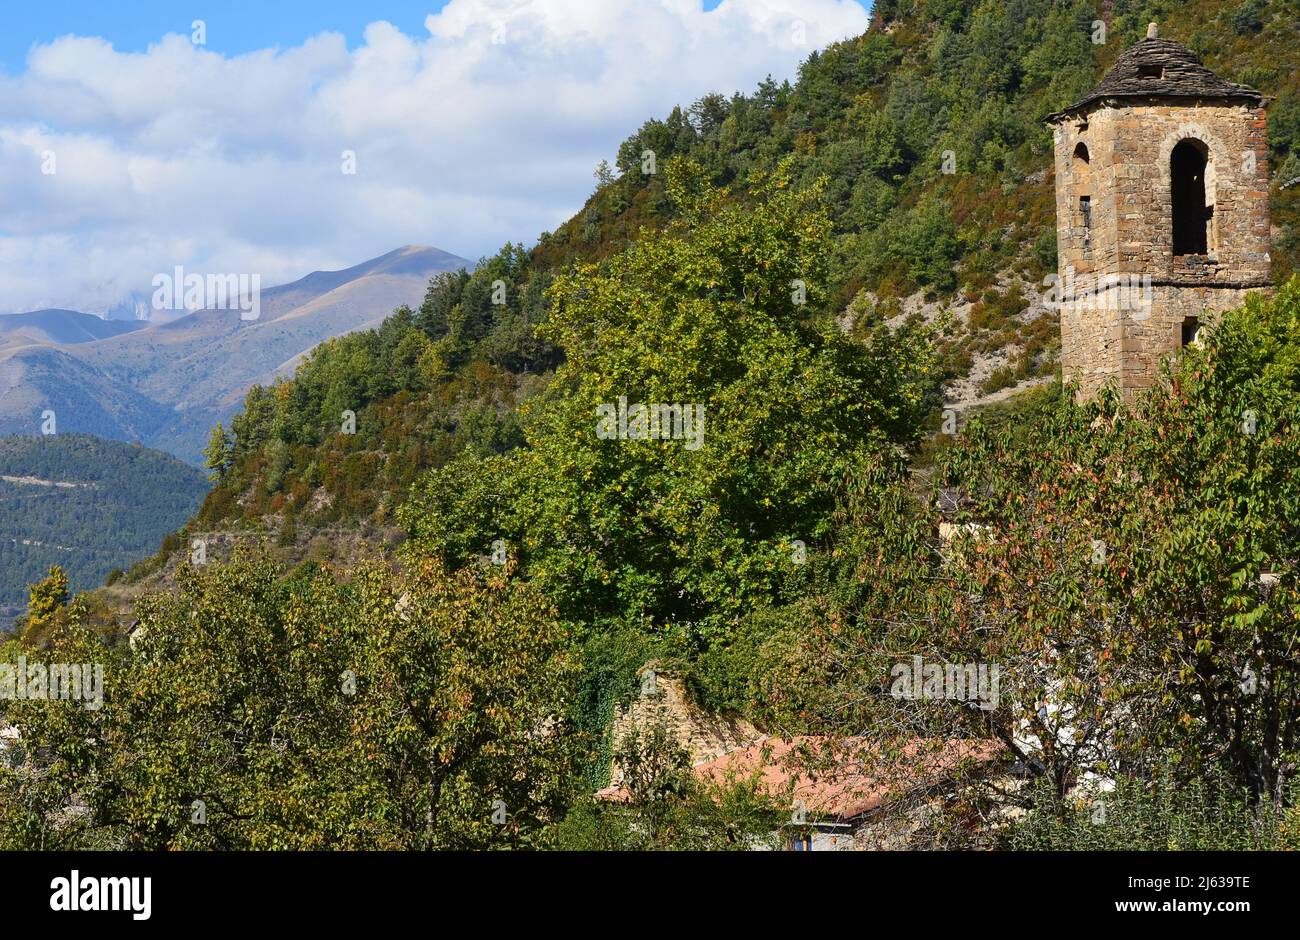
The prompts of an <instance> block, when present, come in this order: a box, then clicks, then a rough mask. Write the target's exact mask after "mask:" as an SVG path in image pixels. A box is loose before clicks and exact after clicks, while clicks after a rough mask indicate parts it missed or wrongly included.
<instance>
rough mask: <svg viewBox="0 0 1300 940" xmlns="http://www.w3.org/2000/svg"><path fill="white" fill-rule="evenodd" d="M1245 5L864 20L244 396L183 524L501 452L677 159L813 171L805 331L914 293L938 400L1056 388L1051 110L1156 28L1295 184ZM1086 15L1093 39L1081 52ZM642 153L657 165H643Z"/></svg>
mask: <svg viewBox="0 0 1300 940" xmlns="http://www.w3.org/2000/svg"><path fill="white" fill-rule="evenodd" d="M1243 9H1246V10H1248V11H1251V15H1249V16H1248V15H1246V14H1241V15H1238V14H1236V13H1235V12H1234V11H1233V10H1228V9H1226V8H1221V7H1220V6H1219V5H1217V4H1211V3H1177V4H1165V5H1157V6H1155V7H1152V6H1150V5H1139V4H1135V3H1126V2H1120V3H1115V4H1107V5H1106V6H1105V7H1103V8H1095V7H1094V6H1093V5H1091V4H1089V3H1074V4H1068V3H1060V2H1052V0H1019V2H984V3H979V4H973V3H961V2H951V3H916V4H909V3H906V2H904V3H898V4H888V3H881V4H878V5H877V7H876V13H877V16H878V19H879V20H880V23H879V26H878V27H877V28H874V29H872V30H871V31H870V32H868V33H867V34H865V35H863V36H861V37H859V38H858V39H855V40H851V41H848V42H843V43H837V44H835V45H833V46H831V47H829V48H827V49H825V50H821V51H820V52H816V53H814V54H812V55H811V56H810V57H809V59H808V60H807V61H806V62H805V63H804V65H803V66H802V68H801V69H800V75H799V80H798V81H797V82H796V83H794V84H793V85H791V84H788V83H785V84H781V85H778V84H776V83H773V82H767V83H764V84H763V85H762V86H761V87H760V88H759V89H757V90H756V91H755V92H753V93H751V94H748V95H742V94H736V95H733V96H731V97H726V96H724V95H721V94H717V93H712V94H707V95H703V96H702V97H701V98H700V99H698V100H697V101H696V102H694V103H693V104H691V105H689V106H684V107H682V108H679V109H676V110H674V112H673V113H672V114H671V115H669V116H668V117H667V118H666V119H664V120H658V119H654V120H650V121H647V122H646V123H645V124H644V125H643V126H642V127H641V128H640V129H639V130H638V131H637V132H636V133H635V134H633V135H632V136H630V137H629V138H628V139H627V140H626V141H625V142H624V143H623V145H622V146H621V147H620V148H619V152H618V158H617V169H618V171H619V173H618V175H617V177H615V175H614V172H613V170H610V169H608V168H602V169H601V170H600V171H599V172H598V173H597V183H598V185H597V189H596V192H595V193H594V194H593V196H592V197H591V199H590V200H589V202H588V204H587V206H586V207H585V208H584V210H583V211H582V212H581V213H579V214H578V215H577V216H575V217H574V218H573V219H571V220H570V221H569V222H567V223H565V225H563V226H561V227H560V229H559V230H558V231H557V232H555V233H553V234H550V233H543V234H542V236H541V237H540V239H539V241H538V244H537V245H536V246H535V247H533V248H532V249H525V248H524V247H523V246H514V245H507V246H505V247H504V248H503V249H502V250H501V252H500V253H499V254H498V255H496V256H495V257H493V258H490V259H485V260H484V262H483V263H482V264H481V265H480V266H479V268H478V270H476V271H475V273H474V274H473V275H466V274H463V273H462V274H459V275H445V276H440V277H439V278H437V279H436V280H435V282H434V283H433V285H432V286H431V288H430V290H429V293H428V296H427V297H426V299H425V302H424V304H423V305H422V306H421V308H420V309H419V310H418V311H399V312H398V313H397V314H396V315H395V316H394V317H392V318H390V320H389V321H387V322H386V323H385V324H384V326H383V328H382V329H381V330H378V331H376V332H373V333H367V334H361V335H357V336H352V337H344V338H342V339H339V340H335V341H332V342H330V343H328V344H325V345H324V346H322V347H320V348H319V349H318V350H317V351H316V352H315V354H314V355H313V356H312V358H311V360H310V361H309V362H308V363H306V364H304V366H303V367H302V368H300V370H299V371H298V374H297V375H296V377H295V380H294V381H293V382H292V383H287V384H286V385H284V386H282V387H278V388H274V389H261V388H259V389H254V390H253V391H252V392H251V393H250V395H249V396H248V399H247V401H246V403H245V408H244V412H243V414H242V415H241V416H240V417H238V418H237V419H236V420H235V422H234V423H233V425H232V427H230V428H229V429H223V433H222V434H221V435H219V437H218V440H217V441H216V444H215V446H216V447H217V451H216V453H217V455H218V456H217V460H218V466H219V468H220V469H221V471H222V473H223V477H222V481H221V483H220V485H218V486H217V488H216V489H215V490H214V492H213V494H212V496H211V498H210V499H209V501H208V503H207V504H206V505H205V507H204V509H203V512H202V513H201V515H200V517H199V520H198V523H197V524H198V525H199V526H200V527H212V526H216V525H218V524H234V525H240V524H252V525H255V526H260V525H263V524H264V522H265V521H266V520H267V519H268V517H270V516H272V515H275V514H279V516H277V518H280V519H295V520H296V519H298V518H300V517H304V516H305V517H306V518H307V519H309V520H320V521H328V522H334V521H337V520H340V519H349V520H358V519H361V518H365V517H370V516H372V515H375V516H376V518H375V520H374V521H376V522H377V523H380V524H382V523H383V522H385V521H386V520H388V519H389V518H390V515H391V510H392V508H393V507H394V506H395V504H396V503H397V502H400V500H401V496H402V494H404V492H405V490H406V488H407V487H408V486H409V484H410V483H411V481H412V480H413V479H414V477H415V476H416V475H417V474H418V473H419V472H420V471H422V470H424V469H427V468H429V467H434V466H439V465H441V464H443V463H445V462H446V461H447V460H448V459H449V457H450V456H452V455H453V454H455V453H457V452H459V451H460V450H461V449H462V448H464V447H469V448H470V449H471V450H473V451H474V452H475V453H479V454H487V453H499V452H502V451H504V450H507V449H509V448H511V447H513V446H515V445H516V444H518V443H519V442H520V440H522V438H521V436H520V434H519V430H518V422H517V419H516V417H515V415H514V413H513V409H514V407H515V406H516V405H517V404H519V403H520V402H522V401H523V400H525V399H527V398H528V397H530V396H531V395H532V394H533V393H534V392H535V391H536V390H538V389H539V388H541V387H542V386H543V385H544V384H545V383H546V382H547V381H548V380H549V376H550V372H551V370H552V369H553V368H554V367H555V365H556V364H557V363H558V362H559V361H560V356H559V354H558V352H557V350H556V348H555V346H554V345H552V344H551V343H549V342H548V341H547V339H545V338H542V337H538V336H535V335H534V333H533V330H534V327H536V326H537V325H539V324H541V323H543V322H544V321H545V319H546V317H547V315H548V311H549V309H550V306H551V301H550V300H549V299H548V298H547V296H546V288H547V287H548V285H549V284H550V283H551V281H552V279H553V278H554V277H555V275H556V274H558V273H559V272H561V271H563V270H565V268H566V267H567V266H568V265H569V264H571V263H573V262H575V261H594V260H600V259H603V258H605V257H608V256H610V255H611V254H613V253H615V252H617V251H619V250H622V249H623V248H624V247H625V246H626V245H627V244H628V243H629V241H631V240H632V239H633V238H634V237H635V236H636V234H637V233H638V232H640V231H642V230H644V229H649V230H658V229H661V228H663V227H664V226H666V225H668V224H670V223H671V222H672V221H673V219H675V218H678V217H679V215H680V211H681V208H680V206H679V205H678V203H677V202H675V201H674V200H673V199H672V198H671V196H670V194H669V191H668V188H667V180H668V174H667V172H666V167H667V166H668V164H669V163H670V162H671V160H672V159H674V158H681V159H685V160H688V161H690V162H691V163H693V164H696V165H697V166H698V167H699V171H698V175H697V182H698V183H700V184H703V183H706V182H707V183H709V184H711V185H714V186H719V187H721V188H722V189H723V190H724V191H726V192H729V193H731V194H732V195H733V196H734V197H738V198H743V193H744V191H745V186H746V180H747V179H749V177H750V176H751V175H752V174H755V173H758V174H763V173H771V172H773V171H774V170H775V169H776V168H777V166H778V165H781V166H782V173H783V174H785V175H786V176H787V177H788V178H789V180H790V183H791V185H794V186H796V187H799V188H802V189H806V188H809V187H811V185H812V184H813V182H814V181H815V180H817V179H824V180H825V183H824V185H823V187H822V188H821V189H820V190H819V195H818V202H819V204H820V205H821V206H822V207H823V208H824V209H825V211H826V212H827V215H828V217H829V219H830V224H831V229H830V233H829V235H828V239H827V249H828V250H827V257H826V266H825V270H824V273H822V274H819V275H818V280H817V281H816V282H815V283H814V282H813V281H812V279H811V278H810V277H809V272H802V274H803V277H802V280H805V281H807V282H809V287H808V290H809V293H810V296H809V298H808V303H807V304H806V306H805V307H804V308H803V309H804V311H805V313H806V316H807V317H808V318H809V319H810V320H822V321H831V320H834V321H836V322H838V323H839V324H840V325H841V326H850V327H851V332H857V333H859V334H864V333H867V332H870V330H871V328H872V325H873V324H875V323H878V322H879V321H880V320H882V319H887V318H888V319H890V320H891V322H894V323H897V322H899V321H900V320H901V319H903V318H904V316H905V314H906V313H911V312H917V311H918V310H920V309H921V308H924V307H925V300H926V298H929V301H930V303H929V306H928V308H925V313H926V316H927V318H928V319H931V320H933V319H935V318H938V317H941V314H942V311H943V310H944V309H951V310H952V311H954V315H953V316H952V317H951V318H950V320H949V321H947V323H946V325H945V326H943V327H942V329H941V330H940V332H939V335H938V346H937V348H938V359H937V363H936V371H935V374H934V376H933V383H932V387H931V389H930V390H929V396H930V400H931V402H932V403H934V404H937V403H938V402H939V401H940V400H941V398H942V397H943V389H944V383H945V382H950V381H951V380H953V379H955V378H959V377H962V376H964V375H966V374H967V373H968V372H969V371H970V368H971V363H972V358H973V357H978V356H981V355H986V356H992V357H994V358H993V359H992V360H991V361H992V362H994V363H1000V364H1001V365H1000V367H999V368H997V369H995V370H994V372H995V374H989V375H988V376H987V377H986V380H985V384H984V388H983V390H984V391H994V390H996V389H997V388H999V387H1001V386H1003V385H1009V384H1014V383H1015V382H1017V381H1020V380H1023V379H1026V378H1034V377H1038V376H1041V377H1049V376H1050V375H1052V374H1053V372H1054V370H1055V354H1056V350H1057V348H1058V346H1059V333H1058V329H1057V325H1056V322H1055V319H1054V314H1052V313H1050V312H1048V311H1045V310H1044V309H1043V308H1042V305H1041V303H1038V302H1036V297H1037V295H1038V294H1039V293H1041V287H1040V286H1039V285H1038V282H1039V281H1040V280H1041V278H1042V277H1043V275H1044V274H1046V273H1047V272H1048V271H1050V270H1053V269H1054V267H1055V257H1056V255H1055V252H1056V242H1055V230H1054V208H1053V204H1052V198H1051V191H1052V174H1051V170H1050V163H1051V160H1050V154H1049V144H1050V135H1049V133H1048V131H1047V129H1046V127H1045V126H1044V124H1043V118H1044V117H1045V116H1046V115H1047V114H1049V113H1051V112H1052V111H1054V110H1056V109H1058V108H1060V107H1062V106H1064V105H1066V104H1068V103H1070V102H1071V101H1073V100H1075V99H1076V98H1078V97H1080V96H1081V95H1082V94H1083V93H1084V92H1085V91H1086V90H1087V89H1089V88H1090V87H1091V86H1092V84H1094V83H1095V82H1096V80H1097V78H1098V77H1099V75H1100V74H1101V72H1102V71H1104V69H1105V67H1106V66H1107V65H1108V64H1109V63H1110V62H1111V61H1112V60H1113V59H1114V58H1115V56H1116V55H1118V54H1119V52H1120V51H1122V50H1123V49H1124V48H1125V47H1126V46H1127V45H1130V44H1131V43H1132V42H1133V41H1135V40H1136V39H1137V38H1139V37H1140V36H1141V35H1142V33H1143V31H1144V29H1145V26H1146V23H1147V22H1148V21H1149V20H1150V19H1159V20H1161V21H1163V22H1165V23H1166V28H1165V34H1166V35H1168V36H1170V37H1172V38H1177V39H1180V40H1183V41H1185V42H1187V43H1189V44H1190V45H1191V47H1192V48H1193V49H1195V50H1197V51H1198V52H1200V53H1201V54H1202V55H1203V56H1204V57H1205V59H1206V62H1207V64H1208V65H1209V66H1210V67H1212V68H1214V69H1217V70H1219V71H1220V72H1221V73H1222V74H1224V75H1225V76H1226V77H1229V78H1233V79H1236V80H1240V81H1244V82H1247V83H1251V84H1253V85H1255V86H1257V87H1259V88H1260V89H1261V90H1262V91H1264V92H1266V93H1268V94H1272V95H1276V96H1278V98H1277V101H1276V102H1275V103H1274V104H1273V106H1272V107H1271V109H1270V147H1271V151H1272V155H1273V159H1274V161H1275V166H1276V169H1275V171H1274V174H1273V176H1274V179H1275V180H1276V181H1278V183H1281V182H1283V181H1285V180H1288V179H1291V178H1292V177H1300V73H1298V72H1297V71H1296V70H1295V69H1288V68H1286V67H1284V65H1283V63H1286V62H1288V61H1294V60H1295V56H1296V54H1297V52H1300V33H1298V32H1297V30H1298V27H1297V18H1296V16H1295V15H1294V14H1295V13H1296V11H1297V7H1296V4H1295V3H1294V2H1290V3H1284V2H1273V3H1266V4H1255V5H1250V6H1248V7H1246V8H1243ZM1099 18H1101V19H1102V20H1103V21H1104V22H1106V23H1107V24H1108V27H1107V29H1106V32H1105V38H1106V41H1105V42H1104V43H1094V42H1093V36H1094V35H1095V34H1096V30H1095V28H1094V27H1093V25H1092V24H1093V22H1094V21H1095V20H1097V19H1099ZM1259 63H1278V65H1276V66H1268V65H1260V64H1259ZM648 151H649V152H653V154H654V163H655V170H656V171H655V172H653V173H646V172H642V161H643V154H645V153H646V152H648ZM946 154H950V155H951V157H952V160H951V163H950V164H949V168H950V169H952V170H953V172H951V173H945V172H944V170H945V155H946ZM1274 223H1275V225H1276V227H1277V230H1278V231H1277V238H1276V241H1275V246H1274V262H1273V263H1274V271H1275V274H1276V276H1277V278H1278V280H1279V281H1281V280H1284V279H1285V277H1286V276H1287V275H1288V273H1289V272H1290V271H1291V270H1293V269H1294V267H1295V264H1296V258H1297V256H1298V254H1297V253H1298V252H1300V187H1291V188H1289V189H1286V190H1283V189H1281V187H1280V185H1275V198H1274ZM496 282H500V284H501V289H500V290H499V291H498V292H497V293H496V296H495V297H494V288H493V285H494V283H496ZM909 299H910V302H905V301H909ZM917 316H918V317H919V316H920V313H919V312H917ZM941 322H942V321H941ZM344 411H352V412H355V413H356V414H357V415H358V416H359V417H358V421H357V433H356V434H355V435H348V434H343V433H339V432H340V431H341V429H342V427H343V422H344V417H343V412H344Z"/></svg>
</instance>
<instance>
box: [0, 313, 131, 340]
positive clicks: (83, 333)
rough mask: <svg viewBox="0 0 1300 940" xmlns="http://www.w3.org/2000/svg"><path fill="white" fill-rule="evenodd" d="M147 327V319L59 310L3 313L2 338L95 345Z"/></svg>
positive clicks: (1, 320) (0, 326) (0, 333)
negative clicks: (107, 318)
mask: <svg viewBox="0 0 1300 940" xmlns="http://www.w3.org/2000/svg"><path fill="white" fill-rule="evenodd" d="M146 326H148V323H147V322H145V321H143V320H106V319H104V318H103V317H98V316H95V315H94V314H93V313H80V312H78V311H76V310H60V309H58V308H50V309H46V310H32V311H30V312H28V313H6V314H0V336H8V337H21V338H24V339H28V340H31V341H33V342H43V343H58V344H61V345H75V344H77V343H91V342H94V341H95V340H100V339H107V338H108V337H110V336H120V335H121V334H123V333H131V332H134V331H135V330H139V329H143V328H144V327H146Z"/></svg>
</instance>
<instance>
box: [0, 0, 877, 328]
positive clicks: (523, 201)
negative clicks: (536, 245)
mask: <svg viewBox="0 0 1300 940" xmlns="http://www.w3.org/2000/svg"><path fill="white" fill-rule="evenodd" d="M797 24H802V25H801V26H800V25H797ZM866 26H867V14H866V11H865V10H864V8H863V7H862V6H861V5H860V4H859V3H857V2H855V0H724V2H723V3H722V4H721V5H719V6H718V7H717V8H716V9H715V10H712V11H709V12H707V13H706V12H704V11H703V10H702V9H701V6H700V4H699V2H698V0H452V2H451V3H449V4H448V5H447V6H446V7H445V8H444V9H443V10H442V11H441V12H440V13H437V14H434V15H430V16H429V17H428V18H427V20H426V22H425V27H426V29H427V33H426V34H425V35H423V36H408V35H406V34H404V33H402V32H401V31H400V30H398V29H396V28H395V27H393V26H392V25H390V24H389V23H386V22H376V23H372V24H371V25H370V26H369V27H367V29H366V31H365V36H364V40H363V42H362V44H361V45H360V46H359V47H357V48H355V49H353V50H349V49H348V48H347V47H346V44H345V42H344V40H343V38H342V37H341V36H340V35H338V34H333V33H322V34H321V35H319V36H315V37H312V38H310V39H307V40H306V41H304V42H303V43H302V44H301V45H299V46H296V47H293V48H288V49H268V50H261V51H258V52H254V53H251V54H247V55H241V56H235V57H229V58H228V57H225V56H222V55H219V54H217V53H214V52H210V51H208V50H207V49H205V48H203V47H195V46H194V45H192V44H191V42H190V40H189V37H188V36H182V35H168V36H165V37H163V38H161V39H160V40H159V42H158V43H156V44H154V45H152V46H150V47H149V49H148V50H147V51H146V52H143V53H121V52H117V51H115V50H114V49H113V48H112V46H111V45H110V44H109V43H108V42H106V41H104V40H103V39H99V38H95V37H71V36H69V37H64V38H61V39H58V40H55V41H54V42H51V43H50V44H48V45H43V46H37V47H35V48H34V49H33V50H32V52H31V53H30V55H29V57H28V61H27V69H26V71H24V72H22V73H21V74H18V75H16V76H0V181H2V183H0V310H11V311H12V310H25V309H32V308H35V307H40V306H64V307H74V308H78V309H103V308H104V307H106V306H107V305H109V304H111V303H113V302H114V301H116V300H117V299H119V298H121V297H123V296H125V295H127V294H129V293H130V292H131V291H132V290H139V289H142V288H143V287H144V286H147V285H148V283H149V281H150V279H151V278H152V275H153V273H154V272H156V271H163V270H170V269H171V268H172V266H173V265H176V264H182V265H185V266H186V267H189V268H191V269H195V270H200V269H206V270H210V271H222V272H240V271H247V272H254V271H256V272H258V273H260V274H261V275H262V277H263V282H264V283H268V284H271V283H276V282H279V281H284V280H289V279H291V278H294V277H298V276H301V275H302V274H304V273H306V272H307V271H310V270H313V269H315V268H325V267H344V266H347V265H350V264H355V263H357V262H359V261H362V260H365V259H366V258H369V257H373V256H375V255H378V254H380V253H382V252H384V251H387V250H389V249H391V248H394V247H397V246H398V245H402V244H407V243H419V244H431V245H436V246H437V247H439V248H443V249H445V250H448V251H452V252H455V253H457V254H461V255H465V256H467V257H470V258H471V259H473V258H477V257H479V256H480V255H483V254H488V253H491V252H493V251H495V250H496V249H497V248H498V247H499V246H500V245H501V244H503V243H504V242H506V241H523V242H525V243H531V242H532V241H533V240H534V239H535V238H536V236H537V235H538V234H539V233H540V232H542V231H543V230H548V229H553V228H554V227H555V226H556V225H557V224H558V223H559V222H560V221H562V220H563V219H565V218H567V217H568V216H569V215H571V214H572V213H573V212H574V211H576V210H577V209H578V208H580V207H581V205H582V202H583V201H584V200H585V198H586V197H587V195H589V193H590V190H591V187H592V185H593V183H592V175H591V174H592V171H593V170H594V168H595V166H596V164H597V163H598V162H599V161H600V160H601V159H602V158H605V159H609V160H611V162H612V160H613V156H614V152H615V150H616V148H617V146H618V144H619V142H621V141H622V140H623V139H624V138H625V137H627V135H629V134H630V133H632V132H633V131H635V130H636V129H637V128H638V127H639V126H640V124H641V123H642V122H643V121H644V120H646V119H647V118H650V117H663V116H665V115H666V114H667V112H668V111H669V110H670V109H671V108H672V106H673V105H675V104H682V105H685V104H689V103H690V102H691V101H693V100H695V99H696V98H698V97H699V96H700V95H702V94H704V93H706V92H709V91H720V92H723V93H724V94H730V93H732V92H733V91H738V90H739V91H744V92H750V91H752V90H753V88H754V86H755V84H756V83H757V82H758V81H759V80H761V79H762V78H763V77H764V76H766V75H767V74H769V73H770V74H772V75H773V76H775V77H777V78H778V79H780V78H793V77H794V74H795V71H796V69H797V66H798V63H799V62H800V61H801V60H802V59H803V58H804V57H806V56H807V54H808V53H809V52H810V51H811V50H812V49H814V48H820V47H822V46H825V45H826V44H827V43H830V42H833V41H835V40H837V39H841V38H844V37H846V36H853V35H857V34H859V33H861V32H863V31H864V30H865V29H866ZM801 29H802V32H803V34H804V36H805V37H806V39H805V42H804V44H803V45H801V46H800V45H796V44H795V43H794V42H793V41H792V40H793V39H794V38H795V37H796V36H798V35H799V33H800V30H801ZM345 150H351V151H354V152H355V153H356V160H357V173H356V175H353V176H349V175H345V174H344V173H342V172H341V169H340V167H341V163H342V154H343V152H344V151H345ZM51 153H52V154H53V157H54V161H55V163H54V167H55V170H56V172H55V173H53V174H47V173H43V172H42V169H43V168H45V169H48V168H49V167H48V162H49V161H48V159H47V155H48V154H51Z"/></svg>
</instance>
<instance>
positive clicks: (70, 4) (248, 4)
mask: <svg viewBox="0 0 1300 940" xmlns="http://www.w3.org/2000/svg"><path fill="white" fill-rule="evenodd" d="M720 2H721V0H703V7H704V9H706V10H712V9H714V8H715V7H717V5H718V4H719V3H720ZM446 5H447V0H379V2H368V3H358V2H356V0H206V2H199V3H193V4H187V3H177V2H176V0H108V2H106V0H47V2H22V0H5V9H4V14H3V17H0V23H3V27H4V28H3V29H0V68H3V69H4V70H5V71H6V72H8V73H9V74H11V75H12V74H14V73H15V72H20V71H22V69H23V67H24V65H25V63H26V60H27V52H28V50H29V49H30V48H31V47H32V45H33V44H35V43H43V42H49V41H51V40H53V39H57V38H58V37H60V36H64V35H67V34H69V33H72V34H75V35H78V36H101V37H103V38H104V39H107V40H108V41H109V42H111V43H112V44H113V47H114V48H115V49H117V51H118V52H143V51H145V49H147V48H148V47H149V44H150V43H154V42H157V41H158V40H159V39H160V38H162V36H163V35H165V34H166V33H169V32H173V33H188V32H189V31H190V23H192V22H193V21H194V20H196V19H202V20H204V21H205V22H206V23H207V25H208V48H210V49H212V50H213V51H214V52H220V53H222V54H225V55H238V54H240V53H244V52H251V51H253V50H255V49H264V48H267V47H271V46H282V47H283V46H295V45H298V44H299V43H301V42H302V41H303V40H304V39H306V38H308V37H309V36H313V35H315V34H316V33H319V32H322V31H324V30H330V31H333V32H339V33H342V34H343V35H344V36H345V37H347V41H348V46H349V47H350V48H355V47H356V45H357V44H359V43H360V41H361V38H362V32H363V30H364V29H365V27H366V25H367V24H369V23H371V22H373V21H374V20H378V19H383V20H387V21H388V22H390V23H392V24H393V25H394V26H396V27H397V28H398V29H400V30H402V31H403V32H404V33H407V34H410V35H418V34H420V33H422V32H423V31H424V18H425V17H426V16H428V15H429V14H430V13H436V12H437V11H439V10H441V9H442V8H443V7H445V6H446ZM867 5H868V6H870V4H867Z"/></svg>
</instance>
